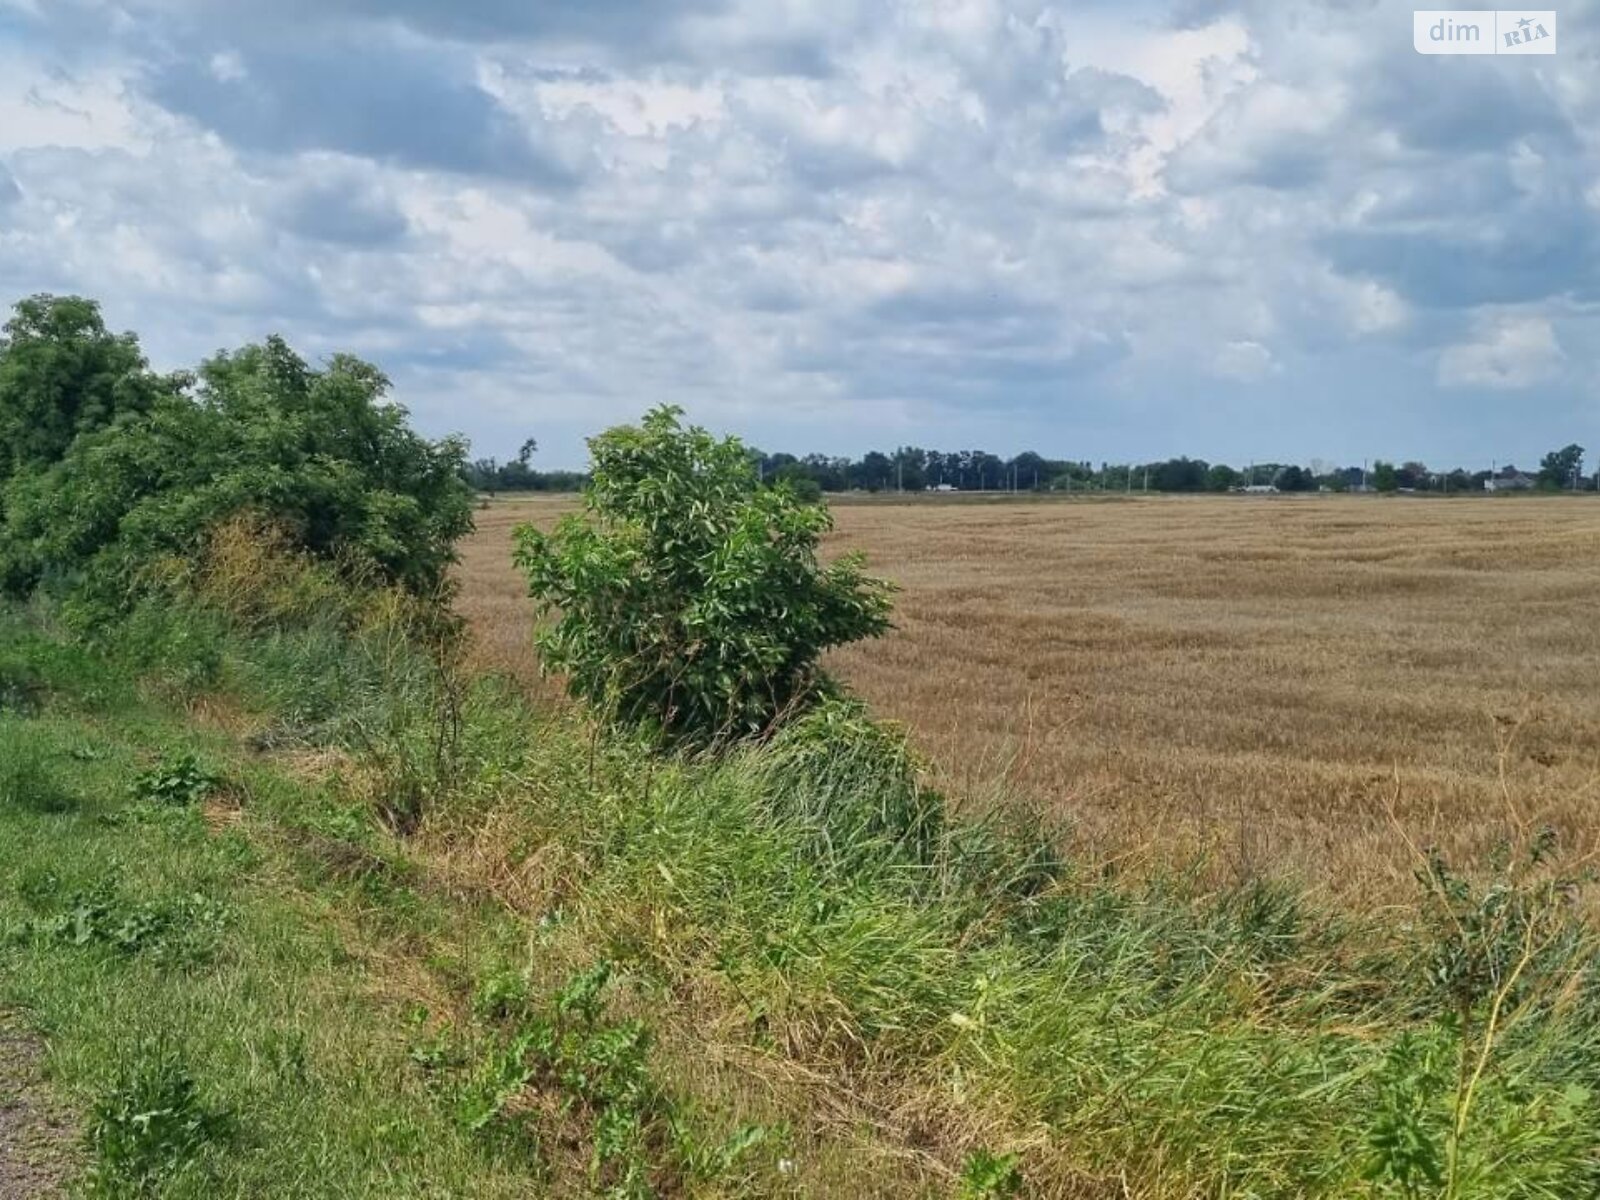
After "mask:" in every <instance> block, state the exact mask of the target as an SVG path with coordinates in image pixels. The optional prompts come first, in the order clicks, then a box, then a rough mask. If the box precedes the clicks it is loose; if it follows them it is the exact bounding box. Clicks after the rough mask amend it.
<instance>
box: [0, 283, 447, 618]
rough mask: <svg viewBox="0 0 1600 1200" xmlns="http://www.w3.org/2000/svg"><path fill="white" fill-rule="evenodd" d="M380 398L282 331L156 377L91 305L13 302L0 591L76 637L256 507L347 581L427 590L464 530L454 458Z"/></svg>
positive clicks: (376, 386) (357, 377)
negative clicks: (318, 362) (40, 595)
mask: <svg viewBox="0 0 1600 1200" xmlns="http://www.w3.org/2000/svg"><path fill="white" fill-rule="evenodd" d="M387 389H388V381H387V380H386V379H385V378H384V376H383V374H382V373H381V372H380V371H379V370H378V369H377V368H376V367H373V366H372V365H371V364H369V363H364V362H362V361H360V360H359V359H356V358H354V357H351V356H349V355H336V356H335V357H334V358H333V359H332V360H331V361H330V362H329V363H328V364H327V366H326V367H325V368H324V369H321V370H314V369H312V368H311V367H309V366H307V364H306V363H305V362H304V361H303V360H302V359H300V358H299V357H298V356H297V355H295V354H294V352H293V351H292V350H290V349H289V347H288V346H287V345H286V344H285V343H284V342H283V341H282V340H281V339H279V338H269V339H267V341H266V342H265V343H264V344H262V345H259V346H248V347H246V348H244V349H242V350H239V351H237V352H235V353H224V354H219V355H217V356H216V357H215V358H212V359H210V360H209V361H207V362H206V363H204V364H202V366H201V367H200V369H199V372H198V374H197V375H195V376H193V377H191V376H187V375H178V376H169V377H161V378H158V377H155V376H152V375H151V374H149V372H148V371H147V369H146V367H145V364H144V360H143V359H142V358H141V357H140V356H139V354H138V345H137V342H136V341H135V340H134V339H133V338H132V336H131V335H125V336H122V337H113V336H111V335H109V334H107V332H106V330H105V328H104V326H103V325H102V323H101V321H100V317H99V313H98V311H97V310H96V309H95V307H94V306H93V305H92V304H90V303H89V302H87V301H84V300H81V299H77V298H65V299H60V298H55V297H48V296H40V297H35V298H34V299H32V300H29V301H24V302H23V303H22V304H21V305H19V306H18V313H17V316H16V318H15V319H14V320H13V321H12V322H11V323H10V324H8V325H7V326H6V337H5V339H4V340H3V341H0V441H3V442H4V444H3V445H0V453H4V455H5V457H4V458H0V518H3V520H0V585H3V587H4V588H5V589H7V590H9V591H10V592H12V593H13V594H16V595H26V594H28V593H31V592H32V591H34V590H35V589H37V588H40V587H41V586H42V587H44V588H46V590H48V591H49V592H51V593H52V594H54V595H57V596H60V597H63V598H65V599H67V600H68V601H69V602H70V606H69V611H74V612H76V613H77V614H78V616H79V618H80V621H81V623H82V624H84V626H85V627H89V626H92V624H93V623H94V622H97V621H99V620H103V619H104V618H105V617H106V615H107V614H108V613H118V612H123V611H125V610H126V607H127V606H128V604H129V603H130V601H131V599H132V598H134V597H136V596H138V595H140V594H142V593H148V592H149V591H150V590H151V589H152V588H153V587H155V586H156V585H157V584H159V582H160V580H161V574H162V570H161V569H162V565H163V563H164V562H166V561H167V560H168V559H169V558H170V557H171V556H178V557H179V558H183V557H187V556H192V555H194V554H195V553H196V552H197V551H198V550H199V549H200V547H201V545H202V544H203V543H204V540H205V538H206V537H207V536H208V534H209V533H210V531H211V530H212V528H213V527H214V526H216V525H217V524H218V523H219V522H221V521H223V520H226V519H228V518H230V517H234V516H237V515H239V514H242V513H245V512H253V513H255V514H257V515H258V516H259V517H260V518H261V519H262V520H263V521H264V522H265V523H267V524H270V525H272V526H273V527H275V528H277V529H279V530H281V531H284V532H285V534H286V535H288V536H290V537H292V539H293V541H294V543H295V544H296V545H297V546H299V547H301V548H303V549H304V550H305V551H307V552H308V553H310V554H313V555H316V556H318V557H320V558H323V559H326V560H328V561H330V562H333V563H335V564H338V566H339V567H340V569H341V574H342V575H343V576H344V577H345V578H346V579H347V580H349V581H353V582H360V581H362V580H366V579H375V580H377V581H380V582H382V581H392V582H395V583H398V584H400V585H401V586H403V587H405V588H407V589H409V590H410V591H412V592H415V593H418V594H425V593H428V592H432V591H436V590H437V589H438V588H439V587H440V586H441V585H442V583H443V581H444V572H445V569H446V568H447V566H448V565H449V563H450V561H451V556H452V553H453V546H454V543H455V541H456V539H457V538H458V537H459V536H460V535H461V534H462V533H464V532H465V531H466V530H467V529H468V528H470V525H471V496H470V493H469V491H468V489H467V487H466V485H465V483H464V482H463V481H462V480H461V478H460V473H459V472H460V466H461V462H462V459H463V456H464V447H463V446H462V445H461V444H460V443H458V442H455V441H445V442H441V443H437V444H434V443H430V442H427V441H425V440H423V439H422V438H419V437H417V436H416V435H415V434H414V433H412V432H411V430H410V428H409V427H408V425H407V424H406V415H405V411H404V410H403V409H401V408H399V407H398V406H396V405H394V404H391V403H388V402H387V401H386V400H385V393H386V392H387ZM8 430H9V431H12V432H10V433H9V434H8V433H7V432H6V431H8ZM41 431H43V432H41ZM47 435H48V436H47ZM7 460H9V462H7ZM64 496H70V497H71V498H72V502H71V503H70V504H64V503H62V502H61V501H62V497H64Z"/></svg>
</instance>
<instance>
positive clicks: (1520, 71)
mask: <svg viewBox="0 0 1600 1200" xmlns="http://www.w3.org/2000/svg"><path fill="white" fill-rule="evenodd" d="M1417 57H1418V56H1417V55H1415V54H1414V53H1413V54H1412V55H1411V58H1410V59H1400V58H1395V59H1385V60H1384V61H1381V62H1379V63H1376V64H1374V65H1373V68H1372V69H1371V71H1370V72H1369V74H1368V77H1367V78H1366V79H1365V80H1364V81H1363V82H1364V86H1363V87H1362V88H1361V91H1360V108H1359V111H1360V113H1361V114H1362V116H1364V117H1365V119H1366V120H1368V121H1370V122H1371V123H1372V124H1373V125H1374V126H1375V127H1377V128H1388V129H1392V130H1394V131H1395V133H1396V134H1398V135H1399V137H1400V139H1401V141H1402V142H1403V143H1404V144H1405V145H1407V146H1410V147H1412V148H1414V149H1419V150H1426V151H1433V152H1437V153H1440V154H1445V155H1451V156H1457V155H1462V154H1471V153H1474V152H1477V151H1503V150H1504V149H1505V148H1506V147H1507V146H1508V145H1509V144H1510V143H1512V142H1516V141H1519V140H1522V139H1525V138H1531V139H1536V140H1542V141H1546V142H1555V143H1557V144H1560V145H1563V146H1566V147H1573V146H1575V144H1576V142H1575V137H1574V130H1573V128H1572V123H1571V121H1570V120H1569V119H1568V117H1567V116H1566V115H1565V114H1563V112H1562V111H1561V107H1560V105H1559V104H1558V103H1557V102H1556V100H1555V99H1554V98H1553V97H1552V96H1551V94H1550V93H1549V92H1548V91H1547V90H1546V89H1545V88H1544V87H1543V86H1541V84H1540V82H1539V79H1538V77H1537V76H1535V75H1534V74H1533V73H1532V72H1530V71H1527V70H1525V69H1524V68H1525V67H1526V65H1527V64H1526V62H1525V61H1523V60H1519V59H1510V60H1500V59H1498V58H1496V57H1494V56H1485V57H1479V56H1475V55H1461V56H1455V55H1441V56H1438V57H1434V58H1428V59H1424V60H1422V61H1421V63H1420V64H1419V63H1418V62H1417V61H1415V60H1416V59H1417Z"/></svg>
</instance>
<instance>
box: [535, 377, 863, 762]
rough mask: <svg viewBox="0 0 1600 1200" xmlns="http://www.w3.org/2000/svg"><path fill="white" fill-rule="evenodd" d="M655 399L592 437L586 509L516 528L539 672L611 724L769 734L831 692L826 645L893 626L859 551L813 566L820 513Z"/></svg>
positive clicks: (703, 739)
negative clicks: (534, 619) (539, 620)
mask: <svg viewBox="0 0 1600 1200" xmlns="http://www.w3.org/2000/svg"><path fill="white" fill-rule="evenodd" d="M680 416H681V412H680V410H678V409H675V408H669V407H662V408H657V409H655V410H653V411H652V412H650V413H649V414H648V415H647V416H646V417H645V419H644V422H643V424H642V425H641V426H638V427H634V426H622V427H619V428H616V429H612V430H609V431H608V432H606V433H603V434H601V435H600V436H599V437H596V438H593V439H591V441H590V443H589V447H590V451H591V454H592V457H593V468H592V476H593V481H592V483H591V484H590V486H589V488H588V490H587V491H586V493H585V505H586V509H587V517H584V516H576V515H575V516H570V517H567V518H565V519H564V520H563V521H562V522H561V524H560V526H559V527H558V528H557V529H556V531H555V533H554V534H549V535H547V534H545V533H542V532H541V531H539V530H537V529H534V528H532V527H526V526H525V527H523V528H522V529H519V530H518V531H517V550H516V562H517V564H518V566H520V567H521V568H522V569H523V571H525V572H526V574H527V577H528V584H529V590H530V592H531V593H532V595H533V597H534V599H535V600H536V601H537V603H538V605H539V607H540V610H541V612H542V613H546V614H548V613H552V612H559V614H560V616H559V618H558V619H557V620H555V621H554V622H553V623H551V624H549V625H547V626H546V627H545V628H543V629H542V630H541V631H540V633H539V634H538V637H537V641H538V645H539V648H540V651H541V653H542V655H543V661H544V663H545V665H546V666H547V667H548V668H550V669H552V670H555V671H560V672H564V673H565V674H566V675H567V677H568V685H569V688H570V690H571V691H572V693H573V694H574V695H575V696H577V697H580V698H581V699H583V700H586V701H588V702H589V703H590V704H592V705H593V706H595V707H596V708H597V709H598V710H599V711H600V712H601V713H602V714H604V715H605V716H606V717H607V718H609V719H612V720H616V721H620V722H623V723H626V724H630V725H636V726H639V727H642V728H644V729H645V730H647V731H649V732H651V733H653V734H654V735H656V736H657V737H659V738H661V739H662V740H664V741H673V742H688V743H698V744H706V743H709V742H713V741H715V740H717V739H720V738H727V737H739V736H745V735H749V734H755V733H760V732H762V731H765V730H768V729H770V728H771V727H772V726H773V725H774V723H775V722H777V721H778V720H779V719H780V718H781V717H783V716H785V715H787V714H789V713H791V712H793V711H795V710H796V709H799V708H802V707H804V706H806V705H807V704H809V703H810V702H811V701H812V700H813V699H815V698H816V697H817V696H818V695H819V694H821V693H822V692H824V691H825V690H826V681H825V678H824V676H823V675H822V672H821V671H820V670H819V668H818V665H817V663H818V659H819V658H820V656H821V655H822V653H823V651H825V650H827V649H828V648H829V647H831V646H839V645H843V644H845V643H847V642H852V641H855V640H857V639H858V638H864V637H874V636H877V635H879V634H881V633H883V632H884V631H885V630H886V629H888V627H889V617H888V614H889V593H890V588H889V585H888V584H885V583H883V582H881V581H879V580H875V579H871V578H868V577H866V576H864V575H863V574H862V572H861V560H860V558H859V557H858V556H849V557H846V558H843V559H840V560H839V561H837V562H835V563H833V564H831V565H830V566H826V567H824V566H821V565H820V564H819V563H818V561H817V546H818V543H819V541H820V539H821V537H822V534H823V533H825V532H826V531H827V530H828V529H829V528H831V526H832V518H831V517H830V516H829V514H828V511H827V510H826V509H825V508H823V507H822V506H820V505H815V504H807V503H803V502H802V501H801V500H800V499H799V498H798V497H797V496H796V495H795V493H794V492H793V490H792V489H790V488H789V487H788V486H786V485H781V484H780V485H779V486H777V487H772V488H766V487H762V486H761V483H760V481H759V480H758V479H757V477H756V473H755V470H754V468H753V467H752V466H751V464H750V460H749V457H748V455H747V454H746V452H745V449H744V447H743V446H741V445H740V443H739V442H738V441H737V440H736V439H733V438H728V439H724V440H720V441H719V440H718V439H716V438H714V437H712V436H711V435H710V434H708V433H707V432H706V431H705V430H703V429H699V428H694V427H690V428H688V429H685V428H684V427H683V426H682V425H681V424H680V422H679V417H680Z"/></svg>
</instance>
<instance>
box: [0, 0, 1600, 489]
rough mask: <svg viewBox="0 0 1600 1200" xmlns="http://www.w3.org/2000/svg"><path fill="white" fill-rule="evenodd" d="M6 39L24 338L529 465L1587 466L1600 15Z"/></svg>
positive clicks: (1200, 15)
mask: <svg viewBox="0 0 1600 1200" xmlns="http://www.w3.org/2000/svg"><path fill="white" fill-rule="evenodd" d="M1411 13H1412V8H1411V7H1410V6H1405V7H1402V6H1400V5H1398V4H1395V3H1393V2H1391V0H1259V2H1258V0H1240V2H1238V3H1231V4H1230V3H1220V2H1216V0H1172V2H1167V3H1153V2H1139V0H1131V2H1130V0H1123V2H1120V3H1110V2H1103V3H1071V4H1069V3H1064V2H1060V0H1057V2H1041V0H873V2H868V0H679V2H671V0H537V2H535V0H271V2H270V3H269V2H267V0H210V2H208V0H0V296H3V297H4V298H5V299H6V300H9V299H12V298H15V297H17V296H20V295H23V294H27V293H31V292H36V291H57V292H61V291H73V292H81V293H85V294H88V295H92V296H94V297H97V298H98V299H100V300H101V301H102V303H103V305H104V307H105V311H106V314H107V318H108V320H109V321H110V322H111V323H112V324H113V325H114V326H116V327H118V328H134V329H136V330H138V332H139V333H140V334H141V336H142V337H143V338H144V342H145V345H146V348H147V351H148V352H149V354H150V356H151V357H152V359H153V360H154V361H155V362H156V363H157V364H158V365H160V366H163V367H174V366H180V365H188V364H192V363H193V362H195V361H197V360H198V359H199V358H201V357H203V356H204V355H205V354H207V353H209V352H211V351H213V350H215V349H217V348H219V347H222V346H231V345H237V344H240V343H242V342H245V341H251V340H257V339H259V338H260V337H262V336H263V335H264V334H266V333H268V332H271V331H278V332H282V333H283V334H285V335H286V336H287V337H289V339H290V341H291V342H292V343H294V344H295V345H296V346H297V347H298V348H300V349H301V351H302V352H303V353H305V354H307V355H309V356H313V357H315V356H321V355H325V354H327V353H330V352H332V351H334V350H339V349H349V350H353V351H355V352H357V353H361V354H363V355H366V356H368V357H370V358H373V359H375V360H376V361H378V362H379V363H380V364H382V365H383V366H384V367H385V368H386V369H387V370H388V372H389V373H390V375H391V376H392V377H393V378H394V380H395V384H396V392H397V394H398V396H399V397H400V399H401V400H403V401H404V402H405V403H406V404H407V405H408V406H409V407H410V408H411V410H412V412H413V413H414V415H415V418H416V421H417V423H418V425H419V426H421V427H422V428H423V429H425V430H426V431H428V432H430V433H443V432H446V431H451V430H459V431H461V432H464V433H466V434H468V435H469V436H470V437H471V438H472V439H473V441H474V444H475V447H476V449H477V451H478V452H479V453H481V454H484V455H491V454H492V455H497V456H500V457H507V456H509V455H510V454H512V453H513V452H514V450H515V447H516V446H517V445H518V444H519V443H520V442H521V441H522V439H523V438H524V437H526V436H529V435H533V436H536V437H537V438H538V439H539V441H540V444H541V447H542V448H543V449H542V452H541V454H540V457H539V461H540V462H542V463H544V464H545V465H551V466H554V465H576V464H578V463H580V462H581V461H582V459H583V446H582V441H583V438H584V437H585V436H586V435H588V434H591V433H593V432H595V431H596V430H597V429H599V428H601V427H602V426H604V425H605V424H608V423H611V422H614V421H616V420H621V419H626V418H628V417H632V416H635V415H637V414H638V413H639V412H641V411H642V410H643V409H644V408H645V407H647V406H648V405H650V404H652V403H655V402H658V401H663V400H670V401H674V402H677V403H679V404H682V405H684V406H685V407H686V408H688V409H689V411H690V414H691V415H692V416H693V417H694V418H695V419H697V420H699V421H701V422H702V423H705V424H708V425H711V426H714V427H716V428H719V429H726V430H731V431H735V432H739V433H741V434H743V435H745V436H746V437H748V438H750V439H752V440H753V441H755V442H756V443H757V444H759V445H762V446H765V447H768V448H773V449H777V448H785V449H791V450H795V451H797V452H804V451H808V450H822V451H827V452H833V453H848V452H860V451H861V450H864V449H866V448H868V447H870V446H875V445H881V446H892V445H895V444H899V443H914V444H919V445H936V446H941V447H951V448H954V447H970V446H978V447H982V448H985V449H989V450H991V451H994V452H998V453H1012V452H1015V451H1017V450H1020V449H1023V448H1027V447H1033V448H1037V449H1039V450H1042V451H1045V452H1047V453H1052V454H1058V455H1062V456H1069V457H1073V458H1084V459H1093V460H1099V459H1105V458H1109V459H1118V458H1123V457H1135V456H1136V457H1140V458H1145V457H1154V456H1157V455H1161V456H1165V455H1167V454H1176V453H1189V454H1196V455H1200V456H1203V457H1208V458H1213V459H1227V460H1240V461H1243V460H1249V459H1258V460H1267V459H1280V460H1284V459H1294V460H1300V461H1306V460H1310V459H1312V458H1323V459H1330V460H1332V459H1337V460H1344V461H1358V462H1359V461H1360V460H1361V459H1363V458H1367V457H1374V456H1395V457H1420V458H1423V459H1425V460H1427V461H1431V462H1434V463H1444V462H1447V461H1448V462H1451V463H1454V462H1463V463H1469V464H1473V465H1477V464H1483V465H1487V463H1488V461H1489V460H1490V459H1498V460H1500V461H1501V462H1504V461H1505V460H1506V459H1507V458H1513V459H1515V460H1516V461H1518V462H1519V463H1521V462H1524V461H1526V462H1527V463H1528V464H1529V465H1532V463H1533V461H1534V460H1535V459H1536V458H1537V456H1538V454H1539V453H1541V452H1542V451H1544V450H1546V449H1548V448H1550V447H1551V446H1553V445H1559V444H1564V443H1565V442H1568V441H1573V440H1576V441H1580V442H1583V443H1585V444H1586V445H1589V446H1590V447H1592V448H1594V449H1596V450H1600V0H1573V2H1569V3H1567V4H1566V5H1564V6H1562V7H1561V8H1560V9H1559V20H1560V25H1559V32H1558V37H1559V53H1558V54H1556V55H1555V56H1553V57H1506V56H1499V57H1495V56H1489V57H1449V56H1438V57H1423V56H1419V55H1417V54H1416V53H1415V52H1414V51H1413V49H1412V28H1411V26H1412V18H1411Z"/></svg>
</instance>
